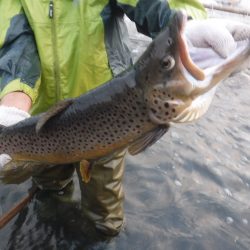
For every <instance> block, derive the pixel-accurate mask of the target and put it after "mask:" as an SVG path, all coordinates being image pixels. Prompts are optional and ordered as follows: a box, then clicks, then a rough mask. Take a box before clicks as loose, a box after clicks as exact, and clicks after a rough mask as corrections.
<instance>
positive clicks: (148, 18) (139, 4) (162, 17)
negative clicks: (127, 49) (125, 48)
mask: <svg viewBox="0 0 250 250" xmlns="http://www.w3.org/2000/svg"><path fill="white" fill-rule="evenodd" d="M185 2H187V1H183V0H175V1H173V0H168V1H167V0H166V1H161V0H154V1H152V0H116V6H117V7H118V8H120V9H121V10H122V12H124V13H125V14H126V15H127V16H128V17H129V18H130V19H131V20H132V21H133V22H135V24H136V27H137V30H138V31H139V32H140V33H143V34H144V35H147V36H149V37H151V38H154V37H155V36H156V35H157V34H158V33H159V32H160V31H161V30H162V29H163V28H164V27H166V26H167V24H168V22H169V19H170V18H171V16H172V15H173V14H174V13H175V11H176V9H182V10H184V11H185V12H186V13H187V14H188V15H190V16H193V17H194V18H196V17H206V12H205V10H204V8H203V6H202V5H201V4H200V2H199V1H198V0H190V1H188V3H185Z"/></svg>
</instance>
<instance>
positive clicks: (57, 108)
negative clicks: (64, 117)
mask: <svg viewBox="0 0 250 250" xmlns="http://www.w3.org/2000/svg"><path fill="white" fill-rule="evenodd" d="M72 103H73V99H67V100H63V101H60V102H58V103H57V104H55V105H54V106H53V107H52V108H50V109H49V110H48V111H47V112H45V113H43V114H42V115H41V117H40V118H39V120H38V122H37V124H36V133H39V132H40V131H41V129H42V128H43V127H44V125H45V124H46V123H47V122H48V121H49V120H50V119H51V118H53V117H55V116H56V115H58V114H60V113H61V112H62V111H64V110H65V109H67V108H68V107H69V106H70V105H71V104H72Z"/></svg>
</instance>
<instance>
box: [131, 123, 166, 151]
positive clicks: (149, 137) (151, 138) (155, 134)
mask: <svg viewBox="0 0 250 250" xmlns="http://www.w3.org/2000/svg"><path fill="white" fill-rule="evenodd" d="M168 129H169V125H161V126H158V127H156V128H155V129H153V130H151V131H150V132H148V133H146V134H145V135H143V136H141V137H140V138H139V139H137V140H136V141H134V142H133V143H132V144H130V146H129V147H128V152H129V153H130V154H131V155H136V154H139V153H141V152H142V151H144V150H145V149H146V148H148V147H150V146H152V145H153V144H154V143H155V142H157V141H158V140H159V139H160V138H161V137H162V136H163V135H164V134H165V133H166V132H167V131H168Z"/></svg>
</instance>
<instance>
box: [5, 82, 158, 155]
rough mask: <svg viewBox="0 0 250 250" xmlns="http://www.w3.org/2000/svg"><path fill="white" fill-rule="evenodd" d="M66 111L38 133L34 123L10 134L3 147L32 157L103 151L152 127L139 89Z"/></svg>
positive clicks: (127, 141) (121, 143)
mask: <svg viewBox="0 0 250 250" xmlns="http://www.w3.org/2000/svg"><path fill="white" fill-rule="evenodd" d="M148 102H150V100H148ZM157 103H158V100H156V105H157ZM158 105H160V103H158ZM72 106H73V104H72ZM159 108H161V107H160V106H159ZM69 109H70V108H69ZM156 111H157V110H156ZM156 111H155V112H156ZM67 112H68V113H67V116H66V115H65V116H66V117H63V115H62V116H60V120H58V121H57V120H56V119H55V120H53V125H51V124H50V123H48V124H47V125H46V127H45V128H44V129H43V130H41V131H40V133H38V134H37V133H36V132H35V125H36V123H34V124H33V127H31V128H25V129H23V130H22V129H20V133H16V131H15V133H12V134H11V133H10V135H9V136H8V139H7V140H5V142H4V147H5V148H8V149H9V152H17V151H18V153H20V154H22V152H24V153H25V155H30V156H32V157H33V156H34V155H39V157H41V156H42V157H44V158H46V156H47V155H53V154H59V155H62V157H67V158H69V157H73V156H74V155H76V154H77V157H79V156H80V155H81V154H84V152H89V151H96V150H97V151H98V150H100V151H102V152H105V150H110V149H111V150H112V149H113V148H115V147H117V145H118V146H121V147H122V146H126V145H127V144H128V143H129V142H130V141H131V140H134V139H135V138H137V137H139V136H141V135H143V133H144V129H145V126H149V125H148V124H150V126H152V121H151V120H150V118H149V116H148V107H147V105H146V104H145V100H144V96H143V92H142V91H141V90H137V89H136V88H130V87H128V88H127V89H126V90H125V93H124V92H123V93H122V94H117V96H114V97H113V99H112V100H111V101H109V102H103V103H96V104H94V105H90V106H89V107H88V108H86V109H85V110H81V108H79V109H77V110H75V109H73V110H72V113H70V112H69V110H68V111H67ZM77 112H78V113H77ZM75 113H77V116H76V115H75ZM72 117H73V118H74V119H73V118H72ZM1 146H2V145H1ZM39 159H41V158H39Z"/></svg>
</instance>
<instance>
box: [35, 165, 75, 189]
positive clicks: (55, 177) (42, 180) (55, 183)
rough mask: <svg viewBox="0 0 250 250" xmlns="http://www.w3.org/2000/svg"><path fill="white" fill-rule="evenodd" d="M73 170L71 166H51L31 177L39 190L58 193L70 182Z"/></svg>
mask: <svg viewBox="0 0 250 250" xmlns="http://www.w3.org/2000/svg"><path fill="white" fill-rule="evenodd" d="M74 170H75V167H74V165H72V164H66V165H51V166H48V167H46V168H45V169H44V170H43V171H41V172H39V173H38V174H36V175H33V181H34V183H35V185H37V186H38V188H40V189H41V190H54V191H59V190H62V189H64V188H65V187H66V186H67V185H68V184H69V183H70V182H71V181H72V176H73V173H74Z"/></svg>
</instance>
